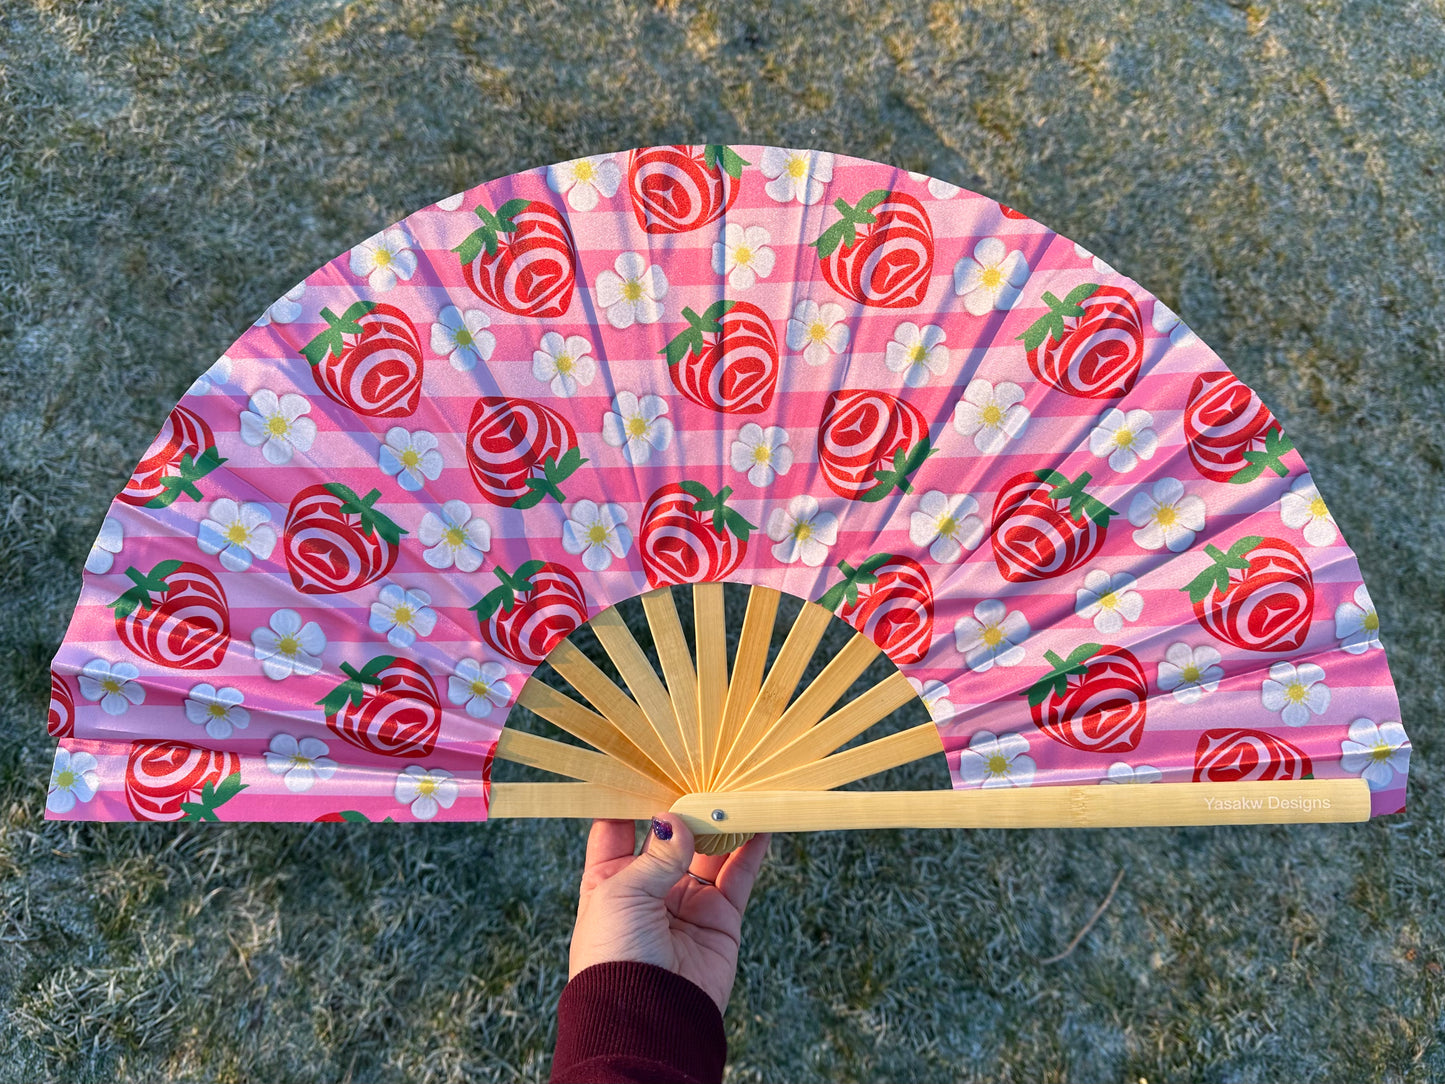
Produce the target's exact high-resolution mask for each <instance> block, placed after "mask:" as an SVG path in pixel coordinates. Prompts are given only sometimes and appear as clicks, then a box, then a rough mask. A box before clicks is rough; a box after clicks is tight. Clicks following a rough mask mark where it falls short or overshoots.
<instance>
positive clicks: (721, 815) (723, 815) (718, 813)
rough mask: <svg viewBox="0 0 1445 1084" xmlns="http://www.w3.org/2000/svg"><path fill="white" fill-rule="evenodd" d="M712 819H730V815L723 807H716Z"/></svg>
mask: <svg viewBox="0 0 1445 1084" xmlns="http://www.w3.org/2000/svg"><path fill="white" fill-rule="evenodd" d="M712 819H713V820H715V821H725V820H727V819H728V815H727V814H726V813H725V812H723V810H721V809H714V810H713V811H712Z"/></svg>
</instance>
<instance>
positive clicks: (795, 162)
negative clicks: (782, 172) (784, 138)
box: [788, 154, 808, 177]
mask: <svg viewBox="0 0 1445 1084" xmlns="http://www.w3.org/2000/svg"><path fill="white" fill-rule="evenodd" d="M807 172H808V161H807V159H806V158H803V157H801V156H799V155H796V154H795V155H794V156H793V157H791V158H789V159H788V176H789V177H801V176H803V175H804V174H805V173H807Z"/></svg>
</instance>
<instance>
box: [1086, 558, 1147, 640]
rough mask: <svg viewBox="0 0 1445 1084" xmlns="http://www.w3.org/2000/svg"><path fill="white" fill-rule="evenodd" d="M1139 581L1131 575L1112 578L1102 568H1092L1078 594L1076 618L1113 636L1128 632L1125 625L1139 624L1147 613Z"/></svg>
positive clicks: (1121, 574) (1117, 573)
mask: <svg viewBox="0 0 1445 1084" xmlns="http://www.w3.org/2000/svg"><path fill="white" fill-rule="evenodd" d="M1135 582H1136V581H1135V579H1134V577H1133V576H1131V575H1129V574H1128V573H1127V572H1116V573H1114V574H1113V575H1112V576H1111V575H1109V573H1107V572H1105V571H1104V570H1103V569H1102V568H1091V569H1090V570H1089V571H1088V572H1087V573H1086V574H1085V576H1084V586H1083V587H1081V588H1079V589H1078V590H1077V591H1076V592H1075V594H1074V614H1075V616H1077V617H1082V618H1083V619H1084V620H1086V621H1087V620H1089V619H1090V618H1092V619H1093V621H1094V629H1095V631H1097V632H1100V633H1103V634H1104V635H1105V636H1113V635H1115V634H1116V633H1118V632H1120V631H1121V630H1122V629H1123V628H1124V622H1125V621H1138V620H1139V615H1140V614H1141V613H1143V612H1144V596H1143V595H1141V594H1139V592H1138V591H1135V590H1134V586H1135Z"/></svg>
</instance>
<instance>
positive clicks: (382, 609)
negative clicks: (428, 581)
mask: <svg viewBox="0 0 1445 1084" xmlns="http://www.w3.org/2000/svg"><path fill="white" fill-rule="evenodd" d="M436 624H437V612H436V611H435V610H433V609H432V608H431V595H429V594H427V593H426V592H425V591H406V590H403V589H402V588H400V587H398V586H397V585H396V584H394V583H389V584H387V585H386V586H385V587H383V588H382V589H381V594H380V595H379V596H377V600H376V601H375V602H373V603H372V604H371V631H372V632H384V633H386V642H387V643H389V644H391V646H392V647H410V646H411V645H412V644H414V643H415V642H416V638H417V637H418V636H430V635H431V632H432V629H434V628H436Z"/></svg>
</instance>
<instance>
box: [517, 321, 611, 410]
mask: <svg viewBox="0 0 1445 1084" xmlns="http://www.w3.org/2000/svg"><path fill="white" fill-rule="evenodd" d="M532 375H533V376H535V377H536V378H537V379H538V380H540V381H542V383H544V384H549V385H550V386H551V388H552V394H553V395H556V396H559V397H560V398H563V399H567V398H570V397H572V396H574V395H576V394H577V389H578V388H579V387H583V388H585V387H587V386H588V385H590V384H591V383H592V378H593V377H595V376H596V375H597V362H596V361H594V360H593V359H592V344H591V343H590V342H588V341H587V340H586V339H584V338H583V337H582V336H581V335H568V336H567V337H566V338H565V339H564V338H563V337H562V336H561V335H559V334H557V332H555V331H549V332H547V334H545V335H543V336H542V343H541V345H540V346H539V347H538V348H537V349H536V350H534V351H533V352H532Z"/></svg>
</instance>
